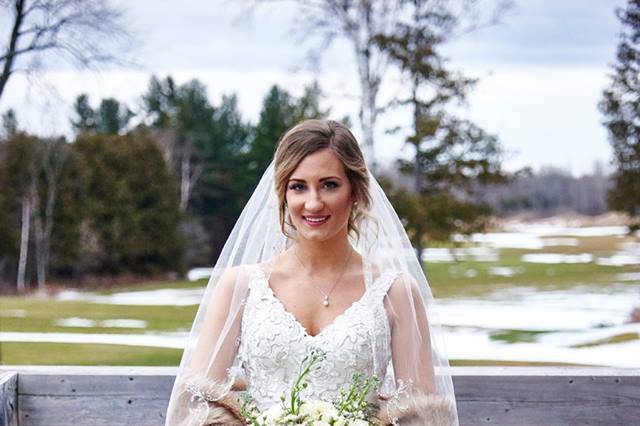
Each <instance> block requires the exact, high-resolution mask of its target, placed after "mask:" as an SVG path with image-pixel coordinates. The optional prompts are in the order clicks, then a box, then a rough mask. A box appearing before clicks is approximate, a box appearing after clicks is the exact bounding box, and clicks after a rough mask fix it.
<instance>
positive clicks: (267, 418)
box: [262, 404, 282, 424]
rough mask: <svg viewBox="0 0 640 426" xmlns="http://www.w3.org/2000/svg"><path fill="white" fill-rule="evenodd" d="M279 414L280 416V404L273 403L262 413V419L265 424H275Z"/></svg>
mask: <svg viewBox="0 0 640 426" xmlns="http://www.w3.org/2000/svg"><path fill="white" fill-rule="evenodd" d="M280 416H282V406H281V405H280V404H276V405H273V406H271V407H270V408H269V409H268V410H267V411H265V412H264V413H262V419H263V421H264V422H265V423H267V424H275V423H276V420H278V419H279V418H280Z"/></svg>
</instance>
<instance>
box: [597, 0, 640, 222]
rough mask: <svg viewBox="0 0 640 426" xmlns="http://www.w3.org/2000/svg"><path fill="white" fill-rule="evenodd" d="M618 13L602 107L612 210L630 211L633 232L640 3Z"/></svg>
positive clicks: (639, 203)
mask: <svg viewBox="0 0 640 426" xmlns="http://www.w3.org/2000/svg"><path fill="white" fill-rule="evenodd" d="M616 14H617V16H618V19H619V20H620V23H621V24H622V25H623V31H622V33H621V35H620V42H619V44H618V50H617V55H616V62H615V64H613V66H612V68H613V74H612V75H611V82H610V84H609V87H608V88H607V89H605V90H604V92H603V95H602V100H601V101H600V104H599V108H600V111H601V112H602V114H603V115H604V116H605V121H604V125H605V127H606V128H607V130H608V133H609V140H610V143H611V146H612V147H613V154H614V157H613V164H614V166H615V172H614V175H613V180H614V186H613V188H612V189H611V191H610V192H609V197H608V201H609V207H610V208H612V209H616V210H621V211H625V212H627V213H628V214H629V215H630V216H631V217H632V218H633V220H634V223H633V224H632V226H631V231H633V230H637V229H639V228H640V124H639V121H640V102H639V101H638V99H639V98H640V80H639V78H638V75H639V73H640V0H629V1H628V2H627V6H626V8H624V9H622V8H619V9H617V10H616Z"/></svg>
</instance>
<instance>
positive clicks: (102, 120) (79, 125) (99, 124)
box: [71, 94, 134, 135]
mask: <svg viewBox="0 0 640 426" xmlns="http://www.w3.org/2000/svg"><path fill="white" fill-rule="evenodd" d="M74 111H75V114H76V119H75V120H74V119H72V120H71V127H73V129H74V130H75V131H76V133H78V134H80V133H98V134H101V135H118V134H121V133H123V132H124V131H125V130H126V129H127V127H128V125H129V122H130V120H131V119H132V118H133V117H134V114H133V112H132V111H131V110H130V109H129V108H128V107H127V106H126V105H125V104H123V103H121V102H120V101H118V100H117V99H114V98H105V99H103V100H102V101H100V106H99V107H98V109H97V110H94V109H93V108H92V107H91V105H90V103H89V97H88V96H87V95H86V94H82V95H79V96H78V97H77V98H76V101H75V103H74Z"/></svg>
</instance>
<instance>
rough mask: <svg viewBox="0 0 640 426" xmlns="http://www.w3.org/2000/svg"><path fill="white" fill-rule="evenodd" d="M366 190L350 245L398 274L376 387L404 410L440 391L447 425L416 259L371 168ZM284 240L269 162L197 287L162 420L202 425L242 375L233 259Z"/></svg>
mask: <svg viewBox="0 0 640 426" xmlns="http://www.w3.org/2000/svg"><path fill="white" fill-rule="evenodd" d="M369 190H370V196H371V206H370V209H369V210H368V212H367V214H366V215H364V217H363V218H362V219H361V221H360V223H359V225H358V229H359V236H355V235H353V236H350V239H351V243H352V246H353V247H354V248H355V249H356V250H357V252H358V253H359V254H360V255H361V256H363V258H364V259H365V261H366V263H368V264H370V265H375V266H376V267H377V268H378V269H379V270H381V271H387V270H390V271H397V272H398V273H399V278H398V279H396V282H395V283H394V284H393V286H392V288H391V290H390V291H389V293H388V294H387V296H386V297H385V308H386V311H387V314H388V316H389V318H390V319H391V318H393V323H394V327H393V330H392V339H391V345H390V347H389V348H387V349H388V351H389V353H388V354H387V355H388V356H386V357H384V359H391V360H392V361H391V362H389V365H388V368H387V369H386V371H387V376H386V377H384V378H382V382H381V383H382V387H381V393H382V394H383V396H384V397H385V398H387V402H388V406H390V407H395V409H396V411H397V410H400V411H402V410H403V409H409V408H407V407H409V405H411V401H412V398H413V397H414V396H416V395H422V396H424V395H425V394H427V395H432V394H435V395H437V396H439V397H442V398H445V399H446V400H447V401H448V402H449V404H450V407H453V408H452V411H453V414H452V419H453V420H452V421H451V423H449V424H453V425H455V424H457V415H456V413H455V397H454V390H453V385H452V380H451V376H450V372H449V368H448V359H447V357H446V353H445V347H444V342H443V333H442V331H441V329H440V326H439V325H438V324H439V323H438V314H437V310H436V307H435V305H434V300H433V297H432V294H431V290H430V288H429V285H428V283H427V279H426V277H425V274H424V272H423V269H422V265H421V263H420V262H419V261H418V259H417V257H416V254H415V251H414V249H413V247H412V246H411V243H410V242H409V239H408V237H407V234H406V232H405V230H404V227H403V225H402V223H401V221H400V219H399V218H398V216H397V214H396V212H395V211H394V209H393V207H392V206H391V204H390V202H389V200H388V199H387V197H386V196H385V194H384V192H383V190H382V189H381V188H380V186H379V185H378V183H377V182H376V180H375V179H374V177H373V176H372V175H371V174H369ZM291 243H292V240H291V239H289V238H288V237H286V236H285V235H284V234H283V232H282V230H281V228H280V222H279V202H278V197H277V194H276V191H275V187H274V165H273V163H272V164H271V165H270V166H269V167H268V168H267V170H266V171H265V173H264V175H263V176H262V178H261V180H260V182H259V183H258V186H257V188H256V189H255V191H254V193H253V195H252V196H251V198H250V199H249V201H248V202H247V204H246V206H245V208H244V210H243V211H242V214H241V215H240V217H239V219H238V221H237V223H236V225H235V226H234V228H233V230H232V232H231V235H230V236H229V238H228V240H227V242H226V244H225V246H224V248H223V250H222V252H221V254H220V256H219V258H218V260H217V262H216V265H215V267H214V269H213V272H212V274H211V277H210V279H209V283H208V285H207V287H206V289H205V291H204V295H203V298H202V302H201V304H200V307H199V309H198V311H197V314H196V317H195V320H194V322H193V326H192V329H191V332H190V334H189V338H188V340H187V344H186V347H185V349H184V353H183V356H182V361H181V362H180V368H179V370H178V374H177V377H176V381H175V384H174V386H173V390H172V393H171V398H170V401H169V407H168V411H167V418H166V425H167V426H177V425H180V426H187V425H189V426H191V425H204V424H206V419H207V416H208V413H209V410H210V409H211V407H212V405H213V404H215V401H216V400H219V399H221V398H223V397H225V396H226V395H227V394H228V393H229V392H230V391H231V390H232V389H235V388H236V387H237V386H238V384H239V383H241V382H242V375H243V373H242V366H241V365H240V363H239V360H238V357H237V351H238V347H239V343H240V342H239V336H240V330H241V323H242V315H243V307H244V302H245V300H246V297H247V294H248V291H249V287H248V282H249V279H250V277H249V275H248V274H247V272H246V271H245V268H242V267H241V266H242V265H255V264H260V263H265V262H269V261H270V260H272V259H274V258H275V257H277V256H278V255H279V254H280V253H282V252H283V251H284V250H285V249H286V248H287V247H288V246H289V245H290V244H291ZM365 282H367V281H366V280H365ZM369 282H371V280H369ZM374 346H375V345H374ZM373 356H374V357H379V354H373ZM375 361H376V360H375V359H374V362H375ZM309 385H310V386H313V383H309ZM416 424H427V423H416Z"/></svg>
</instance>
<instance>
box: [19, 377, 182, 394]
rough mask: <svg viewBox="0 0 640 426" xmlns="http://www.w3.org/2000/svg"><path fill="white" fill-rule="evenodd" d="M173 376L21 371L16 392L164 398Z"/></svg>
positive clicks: (171, 383)
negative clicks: (45, 373)
mask: <svg viewBox="0 0 640 426" xmlns="http://www.w3.org/2000/svg"><path fill="white" fill-rule="evenodd" d="M173 381H174V377H173V376H139V375H135V374H128V375H125V376H121V375H116V376H111V375H99V376H96V375H78V374H61V375H51V374H47V375H41V374H37V373H20V380H19V381H18V394H19V395H32V396H47V397H49V396H66V397H74V396H75V397H85V396H99V397H117V396H126V397H129V396H132V395H136V396H138V397H140V398H167V400H168V399H169V396H170V393H171V386H172V385H173Z"/></svg>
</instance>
